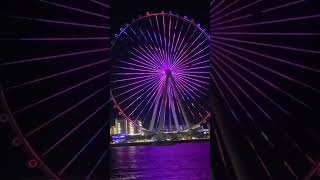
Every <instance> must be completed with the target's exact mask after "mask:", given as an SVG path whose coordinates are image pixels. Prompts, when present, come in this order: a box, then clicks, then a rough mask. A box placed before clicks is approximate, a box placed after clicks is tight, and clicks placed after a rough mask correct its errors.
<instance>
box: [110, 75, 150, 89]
mask: <svg viewBox="0 0 320 180" xmlns="http://www.w3.org/2000/svg"><path fill="white" fill-rule="evenodd" d="M154 78H155V77H154V76H151V77H150V76H147V77H143V79H142V80H139V81H135V82H133V83H129V84H126V85H123V86H119V87H116V88H114V90H118V89H122V88H125V87H129V86H132V85H135V84H139V83H142V82H144V81H149V80H152V79H154Z"/></svg>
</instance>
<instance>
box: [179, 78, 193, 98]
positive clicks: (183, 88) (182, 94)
mask: <svg viewBox="0 0 320 180" xmlns="http://www.w3.org/2000/svg"><path fill="white" fill-rule="evenodd" d="M176 83H177V90H178V93H180V94H181V97H182V99H183V100H185V99H189V97H190V98H192V99H194V96H193V95H192V94H190V93H188V94H187V92H186V90H185V89H187V88H185V87H184V85H182V84H181V83H180V82H178V81H177V82H176Z"/></svg>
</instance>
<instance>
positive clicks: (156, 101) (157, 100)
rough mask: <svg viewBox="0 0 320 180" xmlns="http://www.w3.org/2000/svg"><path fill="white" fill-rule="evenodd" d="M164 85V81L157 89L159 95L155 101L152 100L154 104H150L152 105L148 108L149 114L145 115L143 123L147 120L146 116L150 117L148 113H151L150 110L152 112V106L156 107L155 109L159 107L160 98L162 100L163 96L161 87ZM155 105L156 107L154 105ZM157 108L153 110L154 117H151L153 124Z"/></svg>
mask: <svg viewBox="0 0 320 180" xmlns="http://www.w3.org/2000/svg"><path fill="white" fill-rule="evenodd" d="M163 87H164V83H163V84H162V85H161V86H160V87H159V89H158V90H157V91H156V92H157V93H156V94H157V96H156V97H155V98H154V99H153V101H152V104H151V105H150V107H149V109H148V111H147V114H146V115H145V117H144V119H143V121H142V123H143V124H144V122H145V120H146V118H147V117H148V114H149V112H150V110H151V109H152V108H154V109H157V107H158V104H159V100H160V96H161V89H163ZM154 106H155V107H154ZM155 112H156V111H155V110H154V111H153V114H152V118H151V124H153V123H154V122H152V121H154V118H155V115H154V114H155Z"/></svg>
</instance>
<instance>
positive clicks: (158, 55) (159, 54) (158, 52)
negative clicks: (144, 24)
mask: <svg viewBox="0 0 320 180" xmlns="http://www.w3.org/2000/svg"><path fill="white" fill-rule="evenodd" d="M139 31H140V33H141V34H142V35H143V37H144V39H145V40H146V42H152V45H151V44H148V46H149V47H150V48H151V49H152V50H154V49H156V50H154V53H152V54H153V55H154V56H155V57H157V58H158V59H161V58H160V57H161V53H160V50H159V49H158V48H157V47H154V48H153V46H155V45H156V43H155V42H153V38H152V37H151V35H150V33H149V31H148V29H147V33H148V36H149V38H150V41H149V40H148V38H147V36H146V35H145V34H144V33H143V32H142V30H141V29H140V27H139ZM145 47H146V48H147V46H146V45H145ZM147 49H148V51H149V53H151V51H150V50H149V48H147Z"/></svg>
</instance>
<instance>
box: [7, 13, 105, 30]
mask: <svg viewBox="0 0 320 180" xmlns="http://www.w3.org/2000/svg"><path fill="white" fill-rule="evenodd" d="M10 17H11V18H14V19H20V20H27V21H35V22H42V23H50V24H61V25H68V26H78V27H86V28H93V29H108V30H109V29H110V27H109V26H101V25H95V24H83V23H76V22H67V21H59V20H52V19H41V18H33V17H23V16H10Z"/></svg>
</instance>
